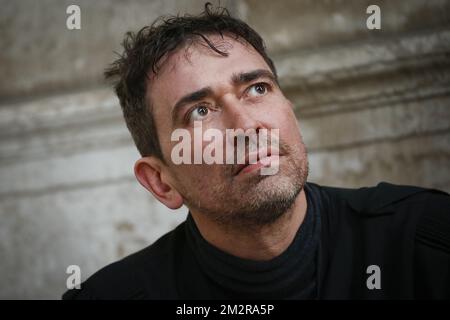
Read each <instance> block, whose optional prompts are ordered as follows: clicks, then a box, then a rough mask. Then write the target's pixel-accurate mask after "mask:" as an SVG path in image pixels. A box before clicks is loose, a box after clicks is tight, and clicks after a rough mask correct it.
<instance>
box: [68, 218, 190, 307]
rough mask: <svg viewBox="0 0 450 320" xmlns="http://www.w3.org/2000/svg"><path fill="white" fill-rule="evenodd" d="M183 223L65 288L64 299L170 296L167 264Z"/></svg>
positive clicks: (180, 235)
mask: <svg viewBox="0 0 450 320" xmlns="http://www.w3.org/2000/svg"><path fill="white" fill-rule="evenodd" d="M183 228H184V222H183V223H182V224H180V225H179V226H178V227H177V228H176V229H174V230H172V231H170V232H168V233H166V234H165V235H163V236H162V237H160V238H159V239H158V240H157V241H156V242H154V243H153V244H151V245H149V246H148V247H146V248H144V249H142V250H140V251H138V252H135V253H133V254H131V255H129V256H127V257H125V258H123V259H121V260H119V261H116V262H114V263H111V264H109V265H107V266H105V267H103V268H102V269H100V270H99V271H97V272H95V273H94V274H93V275H92V276H90V277H89V278H88V279H87V280H86V281H84V282H83V283H82V284H81V289H72V290H68V291H67V292H66V293H64V295H63V297H62V298H63V299H64V300H72V299H75V300H78V299H81V300H88V299H152V298H160V297H165V296H168V295H171V294H172V293H171V292H168V291H167V290H168V288H169V287H172V286H170V285H169V283H168V282H170V281H172V280H173V279H172V277H173V275H172V273H171V270H170V267H169V266H170V265H172V261H171V259H172V258H173V254H174V250H175V247H176V246H177V244H176V243H177V242H179V241H180V239H179V238H180V237H182V236H183V233H184V231H183Z"/></svg>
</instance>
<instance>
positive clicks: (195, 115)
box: [189, 105, 209, 121]
mask: <svg viewBox="0 0 450 320" xmlns="http://www.w3.org/2000/svg"><path fill="white" fill-rule="evenodd" d="M208 113H209V109H208V107H207V106H204V105H200V106H197V107H195V108H194V109H192V111H191V112H190V114H189V117H190V118H191V119H192V120H194V121H195V120H202V119H203V118H204V117H206V116H207V115H208Z"/></svg>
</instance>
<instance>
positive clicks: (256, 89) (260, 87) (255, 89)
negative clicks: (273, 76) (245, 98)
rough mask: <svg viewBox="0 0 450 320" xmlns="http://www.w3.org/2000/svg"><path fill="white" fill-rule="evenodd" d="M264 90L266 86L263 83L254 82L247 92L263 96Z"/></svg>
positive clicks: (265, 90)
mask: <svg viewBox="0 0 450 320" xmlns="http://www.w3.org/2000/svg"><path fill="white" fill-rule="evenodd" d="M266 92H267V87H266V85H265V84H264V83H257V84H254V85H253V86H251V87H250V90H249V91H248V93H249V94H250V95H251V96H254V97H258V96H263V95H265V94H266Z"/></svg>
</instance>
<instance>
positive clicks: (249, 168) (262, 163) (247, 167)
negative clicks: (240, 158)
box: [234, 149, 282, 176]
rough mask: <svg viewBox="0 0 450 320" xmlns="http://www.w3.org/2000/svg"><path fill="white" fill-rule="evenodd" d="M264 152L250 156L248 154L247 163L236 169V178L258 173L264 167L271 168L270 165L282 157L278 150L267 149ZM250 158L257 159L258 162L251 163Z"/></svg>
mask: <svg viewBox="0 0 450 320" xmlns="http://www.w3.org/2000/svg"><path fill="white" fill-rule="evenodd" d="M263 151H264V150H260V151H256V152H252V153H250V154H247V155H246V156H245V163H243V164H239V165H238V166H237V167H236V170H235V171H234V176H238V175H241V174H245V173H250V172H253V171H256V170H258V169H260V168H262V167H269V166H270V164H271V163H272V162H274V161H278V159H279V157H281V156H282V155H281V154H280V153H279V150H278V149H267V151H266V152H265V154H264V152H263ZM260 154H263V155H264V156H262V157H261V156H260ZM250 158H252V159H255V158H256V162H252V163H250V160H249V159H250Z"/></svg>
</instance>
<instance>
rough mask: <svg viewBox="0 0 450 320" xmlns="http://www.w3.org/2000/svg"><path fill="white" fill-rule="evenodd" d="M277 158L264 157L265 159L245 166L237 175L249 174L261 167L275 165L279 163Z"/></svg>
mask: <svg viewBox="0 0 450 320" xmlns="http://www.w3.org/2000/svg"><path fill="white" fill-rule="evenodd" d="M279 157H280V156H269V157H265V158H263V159H261V160H259V161H258V162H257V163H254V164H249V165H247V166H245V167H244V168H243V169H242V170H241V171H240V172H239V174H238V175H241V174H246V173H250V172H253V171H256V170H258V169H260V168H262V167H270V166H274V165H277V164H278V162H279Z"/></svg>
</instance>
